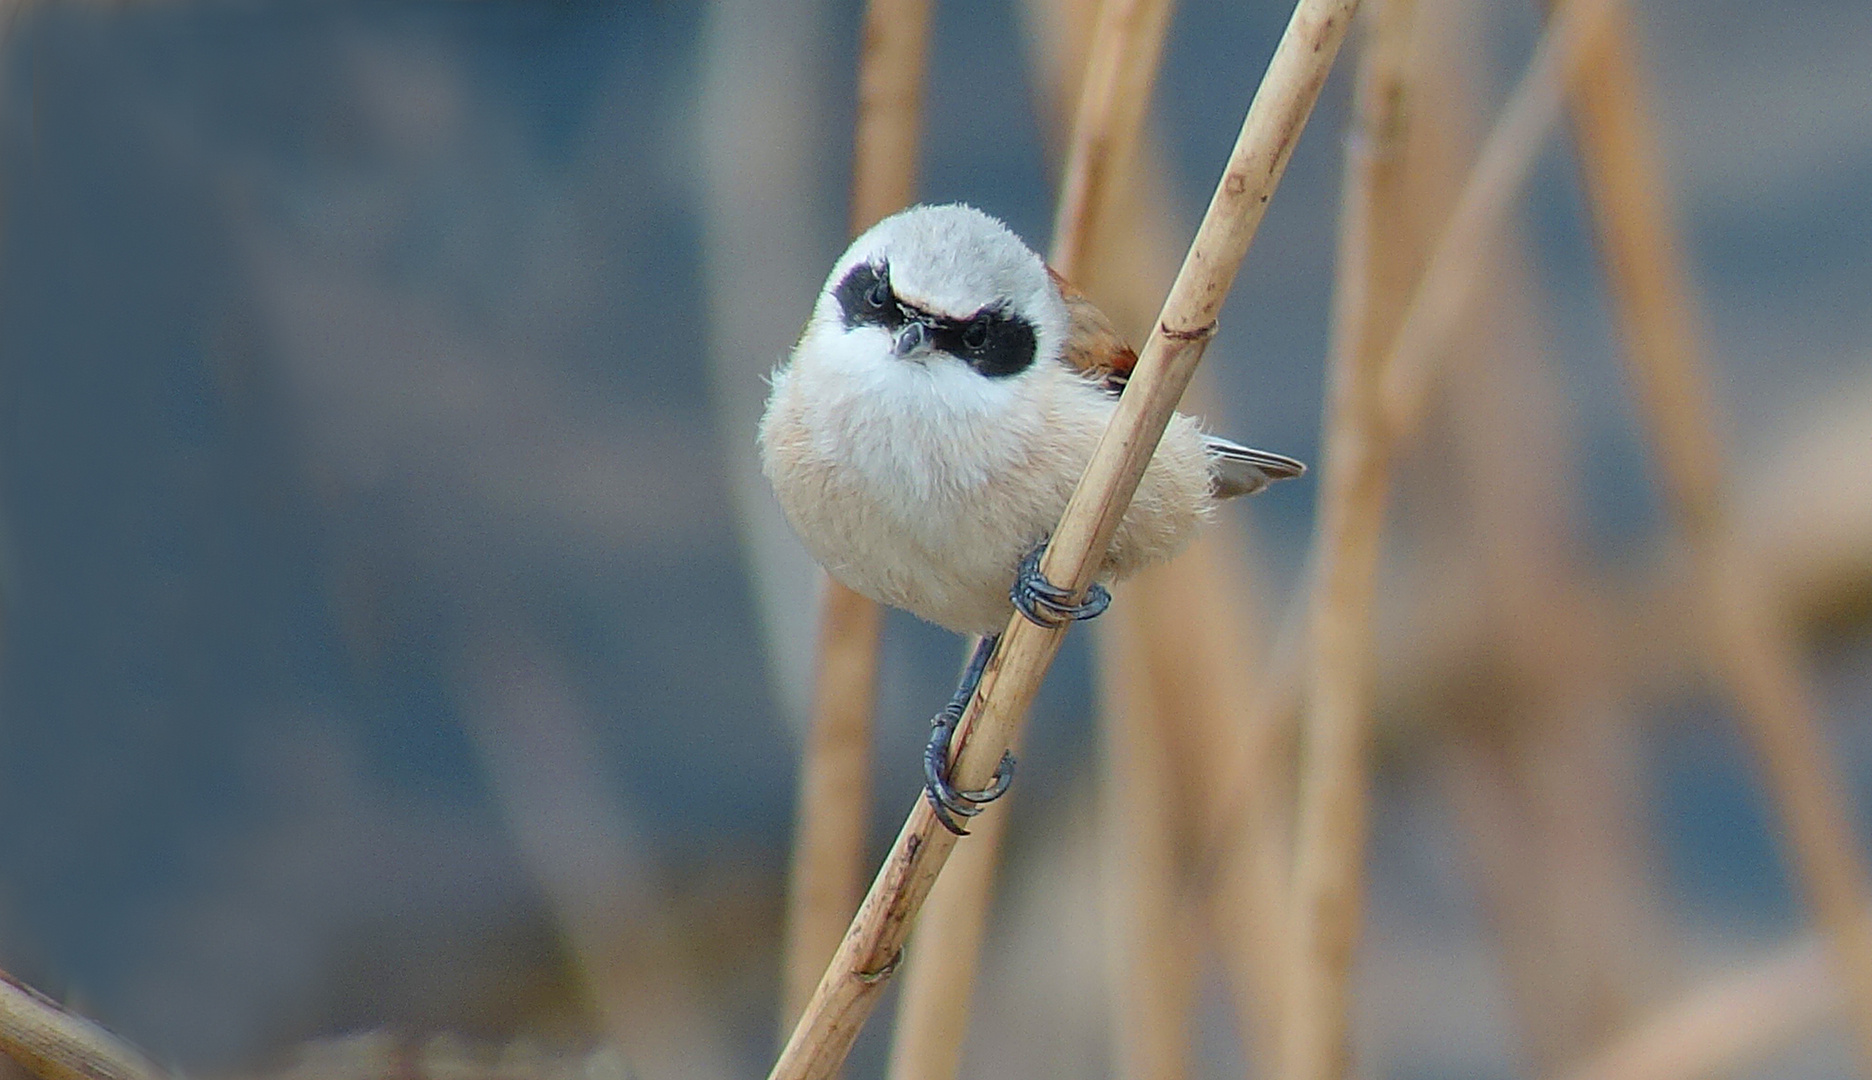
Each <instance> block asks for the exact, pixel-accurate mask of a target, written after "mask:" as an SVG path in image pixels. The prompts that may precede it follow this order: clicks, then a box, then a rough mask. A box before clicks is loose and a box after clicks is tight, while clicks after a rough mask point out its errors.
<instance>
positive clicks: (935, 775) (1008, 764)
mask: <svg viewBox="0 0 1872 1080" xmlns="http://www.w3.org/2000/svg"><path fill="white" fill-rule="evenodd" d="M961 719H962V713H961V710H959V709H955V708H948V709H944V710H943V711H942V712H939V713H937V714H936V717H935V719H933V720H931V721H930V737H929V743H928V745H926V746H925V747H924V748H923V795H924V797H925V798H927V799H928V800H929V804H930V809H931V810H933V811H935V813H936V820H937V821H939V822H941V823H942V827H943V828H945V829H948V830H949V831H950V832H952V833H954V834H956V835H957V836H967V835H968V830H967V829H964V828H963V827H962V823H961V822H960V821H957V820H956V819H957V818H972V817H974V816H975V815H976V814H979V813H981V812H982V808H983V807H985V806H986V805H988V804H989V803H991V802H993V801H995V800H996V799H999V798H1000V797H1001V796H1002V795H1005V794H1007V789H1008V785H1010V784H1012V783H1013V782H1014V755H1013V754H1012V753H1011V752H1008V751H1005V750H1004V751H1002V752H1001V762H1000V764H998V765H996V766H995V771H994V777H993V778H992V779H990V780H989V781H988V786H987V787H985V788H981V789H979V790H976V791H962V790H960V789H959V788H957V787H956V786H955V785H954V784H952V783H950V782H949V744H950V742H951V741H952V740H953V739H954V738H955V729H956V724H958V723H959V722H961Z"/></svg>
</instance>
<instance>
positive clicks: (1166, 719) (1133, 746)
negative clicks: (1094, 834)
mask: <svg viewBox="0 0 1872 1080" xmlns="http://www.w3.org/2000/svg"><path fill="white" fill-rule="evenodd" d="M1151 592H1152V590H1151V586H1150V584H1149V583H1148V582H1144V581H1134V582H1131V583H1128V587H1127V588H1125V589H1124V590H1123V591H1121V592H1120V593H1119V597H1120V601H1121V603H1122V605H1123V606H1122V607H1120V609H1119V610H1117V611H1114V612H1112V614H1111V616H1110V623H1109V625H1106V626H1101V627H1099V632H1098V634H1096V635H1095V637H1096V639H1097V642H1098V647H1099V648H1098V654H1099V698H1100V711H1101V712H1102V713H1103V714H1104V715H1103V718H1102V719H1103V721H1104V728H1105V745H1104V753H1103V755H1101V758H1102V761H1101V766H1102V769H1103V771H1104V778H1103V780H1102V783H1101V788H1102V791H1103V794H1104V800H1103V803H1104V805H1102V806H1101V807H1100V818H1101V822H1100V825H1101V828H1100V843H1101V846H1102V848H1103V855H1104V859H1103V866H1102V867H1101V874H1100V878H1101V880H1102V881H1103V883H1104V890H1103V891H1104V897H1103V901H1104V903H1103V907H1104V922H1105V938H1106V949H1105V955H1106V971H1107V977H1108V979H1109V981H1110V988H1111V997H1112V1006H1113V1007H1112V1021H1111V1022H1112V1035H1113V1038H1112V1050H1113V1055H1114V1058H1115V1061H1114V1068H1113V1075H1115V1076H1118V1077H1122V1078H1126V1080H1180V1078H1182V1077H1186V1076H1188V1075H1189V1074H1190V1049H1191V1047H1190V1032H1191V1025H1190V1009H1191V1006H1192V1005H1193V1003H1194V1000H1195V995H1196V984H1197V978H1198V976H1199V975H1200V973H1201V967H1200V965H1199V963H1198V960H1199V955H1198V953H1197V951H1196V949H1195V941H1194V935H1193V934H1191V933H1190V932H1189V929H1188V927H1187V925H1186V924H1187V917H1188V916H1189V915H1190V914H1191V913H1190V912H1189V911H1187V910H1186V908H1187V905H1186V903H1185V902H1184V901H1185V892H1184V890H1183V888H1182V887H1181V886H1182V882H1181V874H1180V873H1179V865H1178V862H1179V860H1178V849H1179V847H1180V846H1181V845H1180V844H1179V843H1178V839H1179V833H1180V832H1181V831H1182V830H1181V829H1180V828H1179V826H1180V825H1182V823H1183V821H1184V820H1186V815H1185V814H1182V813H1179V811H1187V810H1189V809H1192V808H1191V807H1189V806H1187V805H1185V804H1186V803H1187V802H1189V801H1190V800H1189V798H1188V796H1189V794H1190V793H1189V792H1188V791H1187V790H1186V789H1187V786H1188V779H1189V777H1188V775H1187V774H1186V773H1183V772H1182V770H1180V769H1178V767H1177V763H1176V761H1175V760H1174V757H1173V755H1174V754H1175V751H1176V749H1177V747H1176V746H1175V745H1174V743H1175V742H1177V741H1178V739H1177V736H1179V735H1187V732H1181V731H1178V730H1177V728H1178V726H1179V724H1180V723H1183V722H1187V719H1188V718H1187V717H1186V716H1184V717H1179V716H1176V715H1174V714H1172V713H1170V712H1168V710H1167V709H1166V708H1165V706H1166V705H1168V704H1169V702H1168V701H1167V697H1168V695H1165V694H1163V693H1161V692H1160V689H1161V688H1160V687H1159V686H1157V685H1155V683H1156V680H1155V679H1154V678H1153V674H1154V672H1153V671H1152V670H1151V659H1152V657H1151V656H1150V653H1151V651H1152V650H1151V648H1150V644H1151V643H1150V641H1149V639H1148V635H1149V634H1150V633H1151V632H1152V631H1153V630H1155V629H1158V626H1157V620H1155V619H1151V618H1149V617H1148V616H1140V615H1138V614H1137V611H1136V609H1135V608H1134V607H1133V604H1132V602H1133V601H1141V600H1144V599H1145V598H1146V595H1147V594H1150V593H1151ZM1151 598H1152V599H1156V597H1155V596H1152V597H1151ZM1121 614H1124V615H1126V616H1127V617H1125V618H1120V617H1119V616H1120V615H1121Z"/></svg>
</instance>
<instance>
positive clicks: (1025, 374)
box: [758, 203, 1306, 834]
mask: <svg viewBox="0 0 1872 1080" xmlns="http://www.w3.org/2000/svg"><path fill="white" fill-rule="evenodd" d="M1136 363H1137V353H1136V352H1134V351H1133V350H1132V348H1131V347H1130V346H1129V345H1127V344H1126V343H1125V340H1124V338H1123V336H1122V335H1121V334H1119V332H1118V331H1117V329H1116V328H1115V327H1114V326H1113V325H1112V323H1111V320H1110V319H1108V318H1107V317H1106V316H1105V315H1104V313H1103V312H1101V311H1100V310H1099V309H1098V308H1097V307H1096V306H1094V305H1093V303H1092V302H1091V301H1090V300H1089V299H1087V298H1086V296H1085V295H1084V294H1083V293H1081V292H1080V291H1079V290H1078V289H1077V288H1075V287H1074V286H1073V285H1072V284H1071V283H1069V282H1067V281H1066V280H1065V279H1064V278H1062V277H1061V276H1060V275H1059V274H1057V273H1055V272H1054V271H1053V270H1052V268H1051V267H1049V266H1047V264H1046V262H1045V260H1043V259H1042V258H1041V257H1040V256H1039V255H1038V254H1037V253H1035V252H1034V251H1033V249H1032V248H1030V247H1028V246H1027V244H1026V243H1025V242H1024V241H1022V240H1021V238H1020V237H1019V236H1018V235H1016V234H1015V233H1014V232H1013V231H1012V230H1011V229H1009V228H1008V227H1007V225H1006V224H1004V223H1003V222H1001V221H1000V220H998V219H997V218H994V217H992V216H990V215H989V214H987V213H984V212H983V211H981V210H977V209H975V208H974V207H971V206H968V205H966V204H962V203H950V204H944V205H920V206H913V207H910V208H909V209H907V210H903V211H901V212H899V213H896V214H893V215H891V216H889V217H886V218H884V219H883V220H881V221H879V222H878V223H877V224H875V225H873V226H872V227H871V228H869V229H867V230H866V231H865V232H864V233H862V234H861V235H860V236H858V238H857V239H855V240H853V241H852V243H851V246H850V247H848V248H847V249H846V250H845V253H844V254H843V255H841V256H840V257H839V258H838V260H837V262H836V263H834V265H833V267H832V271H831V273H830V275H829V276H828V277H827V278H826V281H825V284H824V286H823V287H822V288H821V289H820V292H819V296H818V299H817V301H816V302H815V303H814V305H813V309H812V313H811V315H810V317H809V318H808V319H807V321H806V325H805V327H804V329H803V330H802V331H801V333H800V336H799V339H798V341H797V343H796V344H795V345H794V347H793V350H792V352H791V354H790V355H789V356H788V357H787V359H786V360H785V361H783V362H782V363H781V364H780V366H779V367H778V368H776V369H775V371H774V372H773V374H772V375H771V377H770V379H769V383H770V392H769V395H768V399H767V406H766V411H765V413H764V415H763V416H762V418H761V423H760V430H759V437H758V443H759V449H760V455H761V468H762V471H763V473H764V474H765V475H766V477H767V479H768V481H769V482H770V483H771V484H772V486H773V490H774V495H775V496H776V498H777V500H778V502H779V504H780V508H781V510H782V511H783V513H784V514H785V516H786V518H787V521H788V522H789V524H791V526H792V527H793V530H794V531H795V532H796V533H797V534H798V535H799V537H800V539H801V541H802V542H803V543H804V544H805V546H806V548H807V550H808V551H809V552H810V553H811V554H812V556H813V558H814V559H815V560H817V561H818V563H819V564H820V565H821V566H822V567H824V568H825V570H826V572H827V573H828V574H830V575H831V576H832V577H833V578H835V579H837V580H838V581H839V582H841V583H842V584H844V585H846V586H848V587H849V588H851V589H852V590H854V591H856V592H858V593H859V594H861V595H863V596H866V597H869V598H870V599H872V600H875V601H877V602H878V603H881V604H886V605H889V606H892V607H897V608H901V609H903V610H905V611H908V612H910V613H911V614H913V615H916V616H918V617H919V618H922V619H924V620H926V621H928V622H932V623H935V624H936V625H938V626H941V627H945V628H947V629H949V630H953V631H956V632H957V633H961V634H975V635H980V639H979V641H978V643H977V646H976V648H975V651H974V654H973V656H972V657H971V659H970V661H969V664H968V666H967V669H966V670H965V671H964V674H963V679H962V684H961V685H959V686H958V687H957V689H956V695H955V698H954V699H952V700H951V702H950V703H949V706H948V707H946V708H945V709H944V710H943V711H942V712H940V713H938V714H937V716H936V718H935V720H934V721H933V722H932V730H931V735H930V741H929V744H928V746H927V747H926V749H925V754H924V766H925V768H924V774H925V781H926V783H925V790H926V792H927V794H928V797H929V799H930V802H931V805H932V807H933V808H934V809H935V810H936V815H937V818H938V820H940V821H941V822H942V824H943V825H944V826H945V827H947V828H949V829H950V830H951V831H953V832H956V833H958V834H961V833H963V832H964V830H963V829H962V827H961V825H960V823H959V822H958V821H956V820H955V819H956V817H962V818H967V817H971V816H973V815H974V814H976V813H979V812H980V809H981V807H982V805H983V804H985V803H987V802H989V801H992V800H993V799H994V798H996V797H998V796H999V795H1000V794H1001V793H1002V792H1004V791H1005V790H1006V789H1007V785H1008V783H1009V782H1011V779H1012V776H1013V765H1014V762H1013V758H1012V757H1011V756H1007V757H1004V758H1003V759H1002V762H1001V767H1000V768H999V769H998V770H997V772H996V775H995V779H994V781H993V782H992V783H991V784H990V786H989V787H988V788H985V789H983V790H980V791H958V790H957V789H955V788H954V787H953V786H952V785H951V784H950V783H949V781H948V778H947V772H948V767H949V766H948V752H949V743H950V739H951V736H952V735H953V733H954V728H955V725H956V724H957V723H958V722H959V721H960V718H961V715H962V711H963V709H964V708H965V707H966V706H967V704H968V700H969V698H970V697H971V696H973V694H974V690H975V684H976V683H977V682H979V679H980V677H981V672H982V670H983V669H984V668H985V667H986V665H987V662H988V659H989V657H990V656H991V655H992V653H993V650H994V647H995V644H996V643H997V641H998V638H999V631H1000V630H1001V628H1003V627H1005V626H1006V625H1007V621H1008V619H1009V617H1010V616H1011V615H1012V614H1013V613H1014V612H1015V611H1016V610H1018V611H1020V612H1021V613H1022V614H1023V615H1024V616H1026V617H1027V618H1028V619H1030V620H1032V621H1034V622H1036V623H1039V624H1040V625H1042V626H1059V625H1064V624H1065V623H1067V622H1070V621H1073V620H1077V619H1085V618H1091V617H1093V616H1095V615H1097V614H1099V613H1100V612H1102V611H1103V610H1104V609H1105V607H1106V606H1107V605H1108V604H1109V603H1110V593H1109V591H1108V590H1107V589H1106V588H1105V585H1104V583H1106V582H1115V581H1118V580H1121V579H1123V578H1125V577H1128V576H1130V575H1131V574H1133V573H1135V572H1136V571H1138V570H1140V569H1142V568H1144V567H1146V566H1149V565H1151V564H1154V563H1158V562H1162V561H1164V560H1166V559H1168V558H1170V557H1171V556H1173V555H1175V554H1176V553H1177V552H1178V551H1179V550H1181V549H1182V548H1183V546H1184V545H1185V544H1187V543H1188V542H1189V540H1190V539H1191V537H1192V536H1193V535H1194V534H1195V532H1196V531H1197V529H1198V527H1199V526H1200V525H1201V524H1202V523H1203V521H1204V520H1205V519H1207V518H1209V517H1210V516H1212V514H1213V512H1214V509H1215V506H1216V504H1217V503H1218V502H1220V501H1222V500H1225V499H1230V498H1234V497H1236V496H1241V495H1249V494H1253V493H1255V492H1258V491H1261V490H1262V489H1264V488H1266V487H1267V486H1268V485H1269V484H1271V483H1273V482H1274V481H1277V480H1285V479H1290V478H1293V477H1298V476H1300V475H1302V474H1303V473H1305V471H1306V466H1305V465H1303V464H1302V463H1300V462H1299V461H1296V460H1294V459H1293V458H1290V457H1287V456H1285V455H1282V454H1275V453H1270V452H1268V451H1264V450H1256V449H1253V448H1251V447H1248V446H1244V445H1242V444H1240V443H1237V442H1233V441H1231V440H1228V439H1224V438H1221V437H1219V436H1216V435H1211V434H1208V433H1206V432H1205V431H1204V430H1203V428H1202V426H1201V424H1200V423H1199V422H1198V421H1197V420H1196V419H1195V418H1193V417H1190V416H1186V415H1184V414H1181V413H1179V414H1176V415H1175V416H1173V417H1172V418H1171V420H1170V424H1169V426H1168V428H1166V430H1165V431H1164V435H1163V439H1162V441H1161V442H1160V443H1159V445H1158V447H1157V450H1156V453H1155V455H1154V456H1153V457H1152V459H1151V462H1150V464H1149V466H1148V467H1147V468H1146V469H1145V472H1144V477H1143V479H1142V481H1141V482H1140V483H1139V485H1138V489H1137V493H1136V495H1135V496H1133V498H1132V501H1131V505H1130V508H1129V509H1128V510H1127V511H1126V512H1125V515H1124V517H1123V519H1122V521H1121V523H1120V524H1119V526H1118V530H1117V532H1116V534H1115V535H1114V536H1113V539H1112V543H1111V547H1110V550H1109V551H1108V552H1107V553H1106V556H1105V558H1104V561H1103V562H1102V563H1101V564H1100V568H1099V571H1098V574H1097V575H1096V583H1095V584H1094V585H1093V586H1092V587H1091V589H1089V590H1088V591H1087V593H1086V595H1085V597H1084V599H1083V600H1078V599H1076V598H1075V597H1074V596H1073V595H1072V594H1071V593H1070V592H1069V591H1068V590H1066V589H1062V588H1060V587H1058V586H1055V585H1053V584H1052V583H1050V582H1048V581H1047V580H1046V579H1045V577H1044V576H1042V575H1041V573H1040V571H1039V561H1040V556H1041V554H1042V553H1043V552H1044V551H1045V546H1046V541H1047V539H1048V536H1049V533H1050V532H1051V530H1052V528H1053V527H1054V525H1055V524H1057V523H1058V521H1059V518H1060V514H1061V512H1062V511H1064V510H1065V507H1066V503H1067V500H1068V499H1069V498H1070V497H1071V495H1072V492H1073V488H1074V487H1075V486H1076V485H1077V484H1078V482H1079V478H1080V476H1081V474H1082V473H1084V471H1085V467H1086V463H1087V462H1088V461H1089V460H1090V459H1091V457H1092V451H1093V448H1094V447H1095V446H1096V445H1097V444H1098V441H1099V439H1100V437H1101V435H1102V434H1103V433H1104V431H1105V427H1106V425H1107V424H1108V423H1109V421H1110V420H1111V417H1112V414H1113V412H1114V411H1115V410H1116V408H1117V404H1118V399H1119V397H1120V396H1121V395H1122V394H1123V393H1124V389H1125V383H1126V381H1127V379H1128V378H1129V377H1130V374H1131V371H1132V368H1133V367H1134V365H1135V364H1136Z"/></svg>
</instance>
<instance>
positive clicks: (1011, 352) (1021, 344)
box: [832, 263, 1035, 379]
mask: <svg viewBox="0 0 1872 1080" xmlns="http://www.w3.org/2000/svg"><path fill="white" fill-rule="evenodd" d="M832 295H833V297H834V298H835V299H837V300H838V303H839V309H840V310H841V311H842V312H844V315H845V326H846V328H847V329H855V328H857V327H860V326H877V327H881V328H883V329H884V330H886V331H888V332H889V333H891V334H895V333H897V331H899V330H901V329H903V327H904V325H905V324H906V323H909V322H910V321H911V320H915V321H917V322H920V323H922V324H923V325H924V326H926V327H928V328H929V338H930V344H931V345H932V346H933V347H935V348H936V349H937V350H939V351H941V352H946V353H948V354H949V355H951V356H953V357H955V358H956V359H958V360H960V361H962V362H963V363H965V364H967V365H968V366H969V367H972V368H974V369H975V370H976V371H978V372H980V373H981V374H983V375H986V376H987V377H989V378H991V379H998V378H1005V377H1007V376H1009V375H1018V374H1020V373H1021V372H1023V371H1025V370H1027V369H1028V368H1029V367H1031V366H1033V362H1034V344H1035V338H1034V328H1033V324H1032V323H1030V322H1028V321H1027V320H1026V319H1023V318H1021V317H1020V316H1018V315H1014V314H1010V313H1009V312H1008V311H1007V310H1006V309H1005V308H1003V307H1000V306H995V307H990V308H983V309H982V310H980V311H977V312H976V313H975V314H973V315H971V316H969V317H968V318H966V319H952V318H949V317H948V316H945V315H933V314H931V313H929V312H927V311H924V310H922V309H921V308H918V307H916V306H915V305H913V304H906V303H904V302H903V301H901V300H899V299H898V298H897V294H896V293H895V292H893V291H892V290H891V285H890V264H889V263H879V264H876V265H873V264H871V263H859V264H858V265H857V266H854V267H852V268H851V272H850V273H848V274H846V275H845V277H844V279H843V280H841V281H840V282H839V283H838V287H837V288H836V289H834V290H833V291H832Z"/></svg>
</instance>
